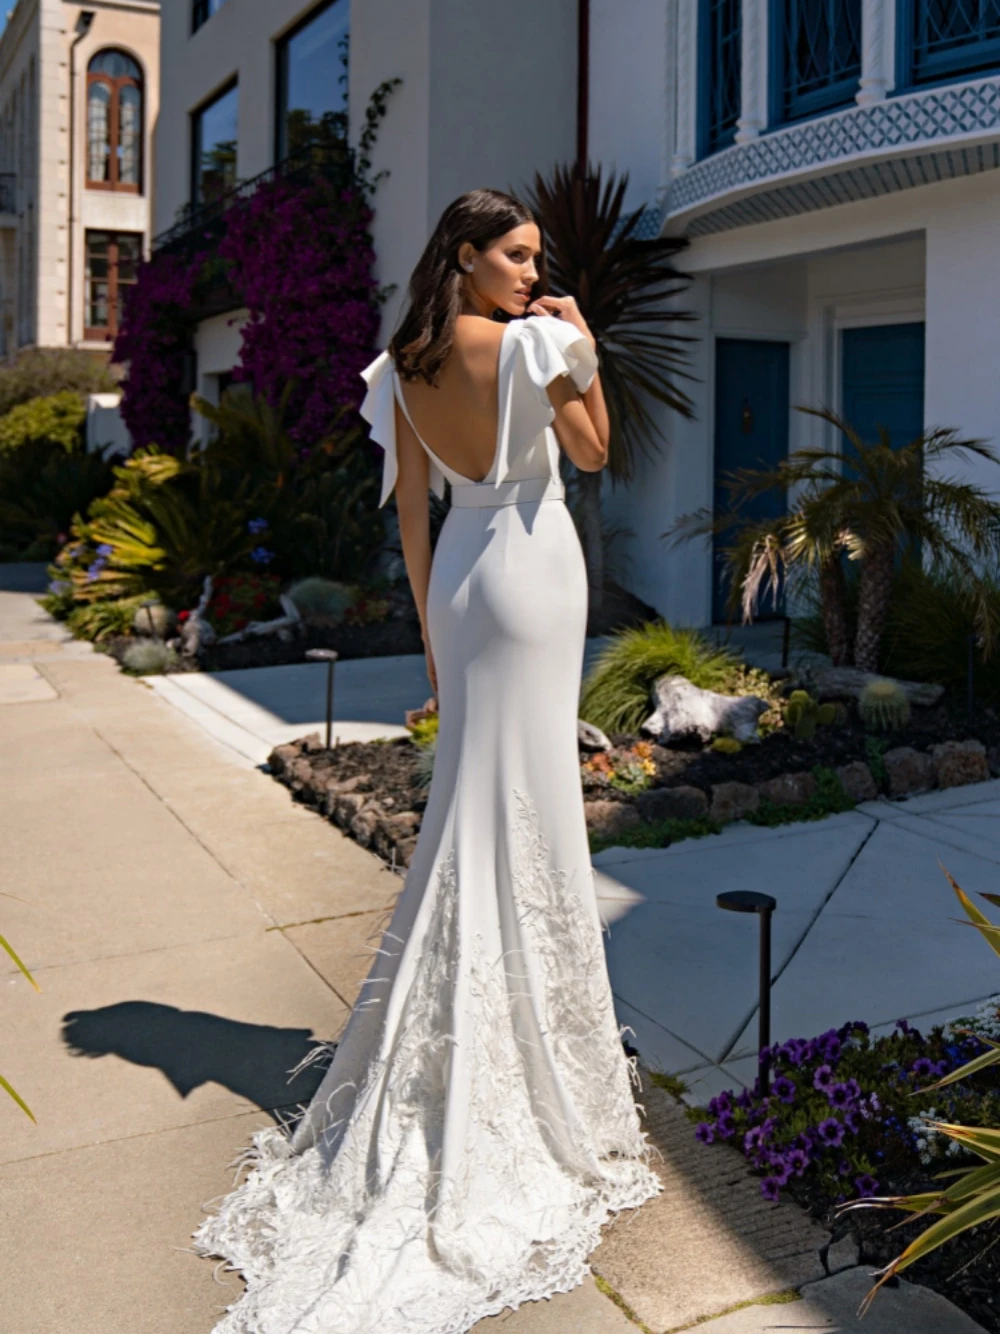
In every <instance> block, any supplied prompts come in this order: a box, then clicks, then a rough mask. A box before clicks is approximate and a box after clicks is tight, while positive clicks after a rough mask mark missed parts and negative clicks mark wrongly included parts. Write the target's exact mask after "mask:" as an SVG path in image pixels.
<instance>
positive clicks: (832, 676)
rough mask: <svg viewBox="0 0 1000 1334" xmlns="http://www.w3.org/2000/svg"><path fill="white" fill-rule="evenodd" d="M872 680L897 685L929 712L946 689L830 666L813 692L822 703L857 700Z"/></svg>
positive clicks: (816, 683)
mask: <svg viewBox="0 0 1000 1334" xmlns="http://www.w3.org/2000/svg"><path fill="white" fill-rule="evenodd" d="M871 681H893V682H895V684H896V685H898V686H900V687H901V688H902V690H903V691H904V693H905V695H906V698H907V699H908V700H909V701H910V703H911V704H916V705H918V706H919V707H920V708H925V709H929V708H931V707H933V705H935V704H937V703H939V701H940V700H941V697H942V696H943V695H944V686H939V685H931V684H929V683H928V682H926V681H900V680H898V679H897V678H896V677H894V676H879V675H877V674H876V673H875V672H863V671H861V670H860V668H858V667H829V668H827V670H826V671H825V672H818V673H817V674H816V681H815V687H814V689H813V691H812V693H813V694H814V695H815V697H816V698H817V699H818V700H825V699H857V698H858V696H859V695H860V694H861V692H862V690H864V688H865V686H866V685H868V684H869V682H871Z"/></svg>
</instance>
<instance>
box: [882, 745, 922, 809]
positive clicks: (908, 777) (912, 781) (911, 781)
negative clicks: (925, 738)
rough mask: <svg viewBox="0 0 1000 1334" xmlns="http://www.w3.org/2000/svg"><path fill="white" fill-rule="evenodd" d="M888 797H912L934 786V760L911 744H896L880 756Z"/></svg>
mask: <svg viewBox="0 0 1000 1334" xmlns="http://www.w3.org/2000/svg"><path fill="white" fill-rule="evenodd" d="M882 763H883V764H884V765H885V774H886V783H887V786H888V789H889V796H890V797H912V796H915V795H916V794H917V793H918V792H929V791H930V790H931V788H932V787H933V786H934V761H933V760H932V759H931V757H930V756H929V755H924V754H922V753H921V752H920V751H919V750H914V749H913V747H912V746H897V747H896V748H895V749H894V750H887V751H886V752H885V755H883V757H882Z"/></svg>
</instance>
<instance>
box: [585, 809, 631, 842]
mask: <svg viewBox="0 0 1000 1334" xmlns="http://www.w3.org/2000/svg"><path fill="white" fill-rule="evenodd" d="M584 811H585V813H586V816H587V828H588V829H589V830H590V832H591V833H593V834H596V835H597V836H598V838H617V836H618V835H619V834H623V833H624V832H625V831H626V830H627V829H634V828H635V826H636V825H638V824H641V823H642V817H641V816H640V814H639V812H638V810H637V809H636V808H635V807H634V806H632V805H631V804H630V803H629V802H627V801H588V802H585V803H584Z"/></svg>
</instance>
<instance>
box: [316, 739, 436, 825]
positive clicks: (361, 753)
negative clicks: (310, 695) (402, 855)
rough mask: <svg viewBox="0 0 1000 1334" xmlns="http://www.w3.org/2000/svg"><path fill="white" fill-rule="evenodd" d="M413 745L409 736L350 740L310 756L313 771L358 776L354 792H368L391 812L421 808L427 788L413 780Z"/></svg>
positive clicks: (327, 776) (338, 776)
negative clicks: (388, 738) (371, 740)
mask: <svg viewBox="0 0 1000 1334" xmlns="http://www.w3.org/2000/svg"><path fill="white" fill-rule="evenodd" d="M416 755H417V751H416V747H415V746H414V745H413V743H412V742H411V740H410V738H409V737H408V736H400V737H394V738H393V739H392V740H391V741H380V742H377V743H372V742H370V741H351V742H346V743H345V744H344V745H341V746H335V747H334V749H333V750H322V751H319V752H317V753H316V754H314V755H312V756H310V766H311V768H312V770H313V772H314V773H317V774H322V776H323V777H324V778H325V779H336V780H344V779H348V778H355V777H358V778H359V780H360V781H359V782H358V784H357V786H356V787H354V788H353V789H352V791H355V792H371V793H373V794H374V795H375V796H376V797H377V799H378V803H379V805H380V806H382V807H383V808H384V809H385V810H392V811H422V810H423V809H424V807H425V806H426V805H427V789H426V788H423V787H419V786H418V785H417V783H416V782H415V775H416Z"/></svg>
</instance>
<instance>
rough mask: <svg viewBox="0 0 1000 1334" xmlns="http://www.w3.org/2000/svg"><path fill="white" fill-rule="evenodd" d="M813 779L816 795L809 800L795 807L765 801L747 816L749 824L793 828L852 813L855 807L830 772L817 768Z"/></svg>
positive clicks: (821, 767)
mask: <svg viewBox="0 0 1000 1334" xmlns="http://www.w3.org/2000/svg"><path fill="white" fill-rule="evenodd" d="M812 774H813V777H814V778H815V779H816V791H815V792H814V793H813V795H812V796H811V797H810V798H809V799H808V801H803V802H800V803H798V804H797V805H791V804H785V803H782V802H775V801H769V800H768V799H767V798H766V797H765V798H763V799H762V800H761V803H760V805H759V806H758V807H757V809H756V810H755V811H753V812H752V813H751V814H750V815H748V816H746V819H747V821H748V822H749V823H750V824H757V825H765V826H775V825H782V824H794V823H797V822H799V821H802V820H824V819H825V818H826V817H827V816H828V815H839V814H840V813H841V812H842V811H853V810H854V806H855V803H854V802H853V801H852V800H851V798H850V797H849V796H848V795H847V793H846V792H845V790H844V785H843V783H842V782H841V781H840V779H839V778H838V777H837V775H836V774H835V773H834V772H833V770H832V769H827V768H825V767H824V766H823V765H817V766H816V768H815V769H813V771H812Z"/></svg>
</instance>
